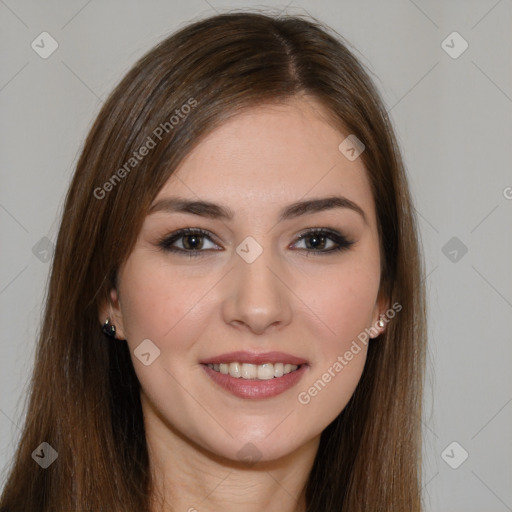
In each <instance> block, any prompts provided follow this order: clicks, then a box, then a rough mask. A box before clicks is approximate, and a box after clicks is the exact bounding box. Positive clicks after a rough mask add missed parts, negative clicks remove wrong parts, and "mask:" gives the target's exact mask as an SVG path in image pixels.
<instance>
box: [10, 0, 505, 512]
mask: <svg viewBox="0 0 512 512" xmlns="http://www.w3.org/2000/svg"><path fill="white" fill-rule="evenodd" d="M265 7H273V12H274V13H275V12H277V11H278V10H281V9H283V10H286V12H288V13H290V14H294V13H311V14H312V15H313V16H316V17H318V18H319V19H320V20H323V21H325V22H327V23H329V24H330V25H331V26H332V27H333V28H334V29H335V30H337V31H338V32H339V33H340V34H341V35H343V36H344V37H345V38H347V39H348V41H349V42H350V43H351V44H353V45H354V47H355V48H356V55H358V57H359V58H360V59H361V60H362V61H363V63H364V64H365V65H367V66H368V67H369V68H370V70H371V71H372V73H373V74H374V79H375V80H376V81H377V85H378V87H379V88H380V90H381V91H382V94H383V96H384V99H385V101H386V104H387V107H388V109H389V111H390V115H391V117H392V120H393V122H394V126H395V128H396V132H397V136H398V139H399V142H400V145H401V147H402V150H403V155H404V159H405V162H406V165H407V169H408V173H409V177H410V182H411V187H412V191H413V195H414V198H415V201H416V208H417V211H418V214H419V219H420V229H421V238H422V241H423V245H424V251H425V260H426V267H427V268H426V271H427V278H426V279H427V289H428V294H429V308H430V309H429V330H430V346H429V369H428V377H427V381H426V409H425V417H424V425H425V428H424V439H425V448H424V456H425V463H424V489H423V491H424V497H425V504H426V510H427V511H432V512H434V511H436V512H437V511H450V512H459V511H460V512H462V511H463V512H473V511H474V512H504V511H507V510H509V511H512V464H511V462H510V460H511V458H512V437H511V433H512V428H511V427H512V373H511V372H510V364H511V362H512V344H511V341H512V334H511V331H512V272H511V271H510V266H511V262H512V237H511V236H510V235H511V221H512V172H511V169H512V167H511V163H512V156H511V152H510V146H511V143H512V123H511V120H512V67H511V63H512V60H511V55H512V30H511V28H512V2H511V0H500V1H496V0H480V1H463V0H459V1H450V2H441V1H435V2H433V1H432V2H429V1H426V0H414V1H412V0H392V1H388V2H380V1H378V0H372V1H359V2H358V1H355V0H353V1H352V0H343V1H338V2H336V1H335V0H331V1H318V2H313V1H307V0H292V2H271V3H268V4H265V5H263V4H255V3H252V2H249V1H229V2H223V1H220V0H208V1H206V0H189V1H187V2H183V3H177V2H169V1H162V0H160V1H156V0H153V1H148V2H135V1H120V0H119V1H103V2H100V1H99V0H90V1H88V2H87V1H83V0H82V1H66V2H64V1H55V0H54V1H46V2H37V1H35V0H32V1H15V0H0V34H1V35H0V41H1V45H0V56H1V62H0V64H1V66H0V69H1V75H0V107H1V118H0V132H1V139H0V140H1V151H0V163H1V165H0V172H1V188H0V228H1V248H2V250H1V256H0V257H1V260H0V311H1V325H2V329H1V338H0V348H1V351H0V354H1V356H0V469H1V468H5V466H6V464H7V463H8V461H9V460H10V458H11V456H12V454H13V449H14V441H15V440H16V439H17V438H18V436H19V433H20V432H19V427H18V426H17V424H19V423H20V421H21V420H20V418H21V415H22V412H23V409H22V407H23V397H24V393H25V391H26V386H27V380H28V378H29V376H30V372H31V364H32V358H33V354H34V343H35V335H36V332H37V328H38V324H39V322H40V315H41V304H42V300H43V297H44V289H45V285H46V280H47V277H48V270H49V263H48V261H45V260H47V258H48V256H51V244H50V252H48V250H47V248H46V245H48V242H46V241H45V238H44V237H47V239H49V240H50V241H52V242H54V241H55V240H56V235H57V228H58V224H59V217H58V216H59V213H60V210H61V207H62V203H63V199H64V195H65V192H66V190H67V187H68V184H69V181H70V177H71V174H72V172H73V168H74V165H75V164H76V160H77V157H78V154H79V151H80V148H81V145H82V143H83V140H84V138H85V135H86V133H87V131H88V129H89V128H90V126H91V123H92V120H93V118H94V117H95V116H96V114H97V113H98V111H99V108H100V106H101V103H102V101H103V100H104V99H105V98H106V96H107V94H108V93H109V92H110V91H111V90H112V88H113V87H114V86H115V85H116V83H117V82H118V81H119V80H120V78H121V77H122V76H123V75H124V74H125V73H126V72H127V71H128V69H129V68H130V67H131V66H132V64H134V62H135V61H136V59H137V58H138V57H139V56H141V55H142V54H144V53H145V52H146V51H147V50H149V49H150V48H151V47H152V46H153V45H154V44H156V43H157V42H158V41H160V40H161V39H163V38H164V37H166V36H167V35H168V34H169V33H171V32H173V31H174V30H176V29H177V28H181V27H182V26H183V25H185V24H186V23H187V22H189V21H191V20H193V19H198V18H202V17H204V16H207V15H210V14H214V13H215V12H224V11H226V10H232V9H240V8H241V9H246V10H254V9H255V8H265ZM43 31H46V32H48V33H50V34H51V36H52V37H53V38H54V39H55V40H56V41H57V42H58V45H59V46H58V49H57V50H56V51H55V52H54V53H53V54H52V55H50V56H49V57H48V58H46V59H43V58H41V57H40V56H39V54H38V53H36V51H34V50H33V49H32V47H31V43H32V41H34V40H35V41H36V43H37V42H38V41H40V38H38V36H39V34H41V32H43ZM454 31H457V32H458V33H459V34H460V35H461V36H462V38H464V40H466V41H467V43H468V44H469V47H468V48H467V50H466V51H465V52H464V53H462V54H461V55H457V54H458V53H460V51H461V49H462V48H463V46H462V41H461V40H460V39H457V37H455V38H454V37H453V36H450V37H448V36H449V35H450V34H452V32H454ZM447 37H448V39H447ZM445 40H446V42H445V43H443V41H445ZM48 47H49V46H48V44H45V48H46V49H48ZM450 47H451V48H450ZM447 51H448V52H451V53H452V56H450V55H449V54H448V53H447ZM453 56H457V58H453ZM453 237H456V240H452V241H451V242H450V243H449V245H448V246H447V245H446V244H447V243H448V242H449V241H450V240H451V239H452V238H453ZM41 239H43V241H42V242H41V241H40V240H41ZM45 244H46V245H45ZM34 247H35V249H34ZM464 247H466V248H467V253H466V254H463V251H464ZM454 251H455V252H454ZM454 441H455V442H457V443H458V444H457V445H455V446H454V445H452V446H449V445H450V444H451V443H452V442H454ZM447 447H448V450H446V448H447ZM463 450H464V451H465V452H467V453H468V454H469V457H468V458H467V460H465V461H464V462H462V460H463V455H464V453H465V452H464V451H463ZM443 454H444V455H443ZM448 462H449V463H450V464H451V465H452V466H458V467H457V469H453V468H452V467H450V465H449V464H448ZM461 462H462V463H461ZM4 471H5V470H4ZM4 479H5V475H4V474H0V485H3V482H4V481H5V480H4Z"/></svg>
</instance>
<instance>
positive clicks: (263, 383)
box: [201, 364, 308, 399]
mask: <svg viewBox="0 0 512 512" xmlns="http://www.w3.org/2000/svg"><path fill="white" fill-rule="evenodd" d="M201 366H202V367H203V368H204V371H205V372H206V373H207V374H208V376H209V377H210V378H211V379H212V380H213V381H214V382H216V383H217V384H218V385H219V386H221V387H223V388H224V389H227V390H228V391H229V392H231V393H232V394H233V395H235V396H238V397H240V398H252V399H261V398H272V397H274V396H277V395H280V394H281V393H284V392H285V391H286V390H288V389H290V388H292V387H293V386H295V384H297V383H298V382H299V380H300V379H301V378H302V376H303V375H304V373H305V372H306V371H307V368H308V365H307V364H303V365H302V366H301V367H300V368H298V369H297V370H295V371H293V372H290V373H287V374H286V375H283V376H282V377H274V378H273V379H268V380H256V379H242V378H241V377H240V378H236V377H231V375H229V374H224V373H220V372H216V371H215V370H212V369H211V368H209V367H208V366H207V365H205V364H202V365H201Z"/></svg>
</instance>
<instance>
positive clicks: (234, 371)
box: [229, 363, 242, 379]
mask: <svg viewBox="0 0 512 512" xmlns="http://www.w3.org/2000/svg"><path fill="white" fill-rule="evenodd" d="M229 375H231V377H235V378H237V379H238V378H239V377H241V376H242V369H241V368H240V365H239V364H238V363H231V364H230V365H229Z"/></svg>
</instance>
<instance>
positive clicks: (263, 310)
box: [223, 250, 293, 334]
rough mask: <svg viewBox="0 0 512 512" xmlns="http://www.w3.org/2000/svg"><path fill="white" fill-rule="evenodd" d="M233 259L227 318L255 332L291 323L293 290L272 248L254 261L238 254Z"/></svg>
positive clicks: (226, 300) (231, 323)
mask: <svg viewBox="0 0 512 512" xmlns="http://www.w3.org/2000/svg"><path fill="white" fill-rule="evenodd" d="M234 259H235V262H234V265H235V267H234V268H233V270H232V271H231V272H229V274H228V277H229V285H228V290H227V295H226V298H225V300H224V302H223V317H224V321H225V322H226V323H228V324H230V325H233V326H236V327H241V326H242V327H245V328H246V329H249V330H250V331H252V332H253V333H254V334H262V333H264V332H265V331H266V330H269V329H271V328H282V327H283V326H285V325H287V324H289V323H290V321H291V318H292V304H291V302H292V300H293V292H292V291H291V290H290V289H289V288H288V286H287V283H286V281H287V279H286V276H285V272H284V269H283V267H282V265H280V264H279V262H278V260H277V259H276V258H272V254H271V251H270V250H264V251H263V253H262V254H261V255H260V256H259V257H258V258H257V259H256V260H255V261H253V262H252V263H247V262H246V261H244V260H243V259H242V258H241V257H239V256H238V255H235V256H234Z"/></svg>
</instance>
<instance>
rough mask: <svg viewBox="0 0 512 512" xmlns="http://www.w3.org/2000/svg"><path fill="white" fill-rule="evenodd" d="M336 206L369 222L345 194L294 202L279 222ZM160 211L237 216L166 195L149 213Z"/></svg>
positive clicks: (224, 209) (207, 204)
mask: <svg viewBox="0 0 512 512" xmlns="http://www.w3.org/2000/svg"><path fill="white" fill-rule="evenodd" d="M336 208H348V209H350V210H352V211H354V212H357V213H358V214H359V215H361V217H362V218H363V220H364V222H365V223H366V224H368V220H367V218H366V215H365V213H364V211H363V209H362V208H361V207H360V206H359V205H358V204H356V203H354V201H351V200H350V199H348V198H346V197H343V196H329V197H322V198H318V199H308V200H304V201H298V202H295V203H292V204H290V205H288V206H286V207H284V208H283V209H282V210H281V212H280V213H279V222H282V221H284V220H289V219H294V218H297V217H300V216H303V215H308V214H312V213H317V212H322V211H326V210H333V209H336ZM160 211H165V212H169V213H190V214H193V215H199V216H201V217H209V218H212V219H224V220H232V219H233V218H234V216H235V215H234V213H233V211H232V210H231V209H230V208H228V207H227V206H221V205H218V204H215V203H211V202H209V201H191V200H189V199H184V198H181V197H166V198H163V199H160V200H159V201H157V202H156V203H155V204H153V206H151V208H150V209H149V215H151V214H152V213H156V212H160Z"/></svg>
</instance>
